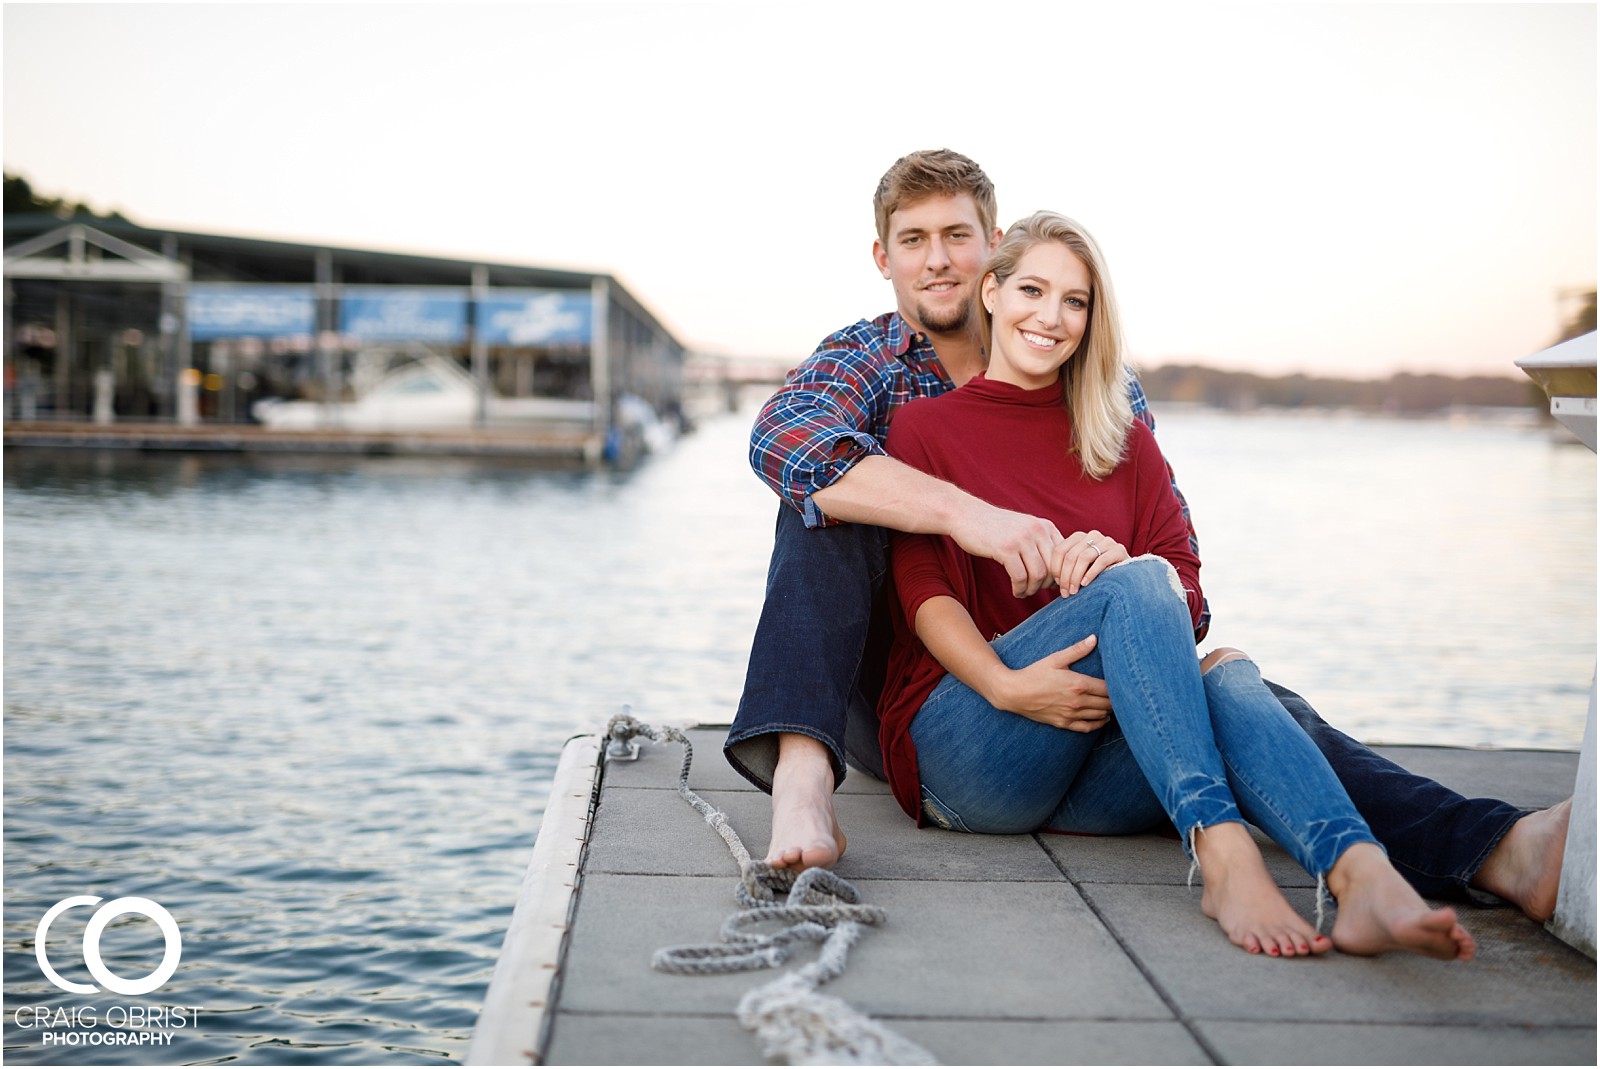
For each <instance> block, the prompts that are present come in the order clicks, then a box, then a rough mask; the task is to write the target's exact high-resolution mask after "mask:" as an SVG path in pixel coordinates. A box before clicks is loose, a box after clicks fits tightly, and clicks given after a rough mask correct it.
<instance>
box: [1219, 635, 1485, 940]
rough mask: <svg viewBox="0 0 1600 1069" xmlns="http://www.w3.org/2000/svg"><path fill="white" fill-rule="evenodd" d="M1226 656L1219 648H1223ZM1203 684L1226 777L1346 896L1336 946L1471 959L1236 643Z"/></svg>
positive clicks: (1277, 835)
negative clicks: (1394, 863) (1393, 860)
mask: <svg viewBox="0 0 1600 1069" xmlns="http://www.w3.org/2000/svg"><path fill="white" fill-rule="evenodd" d="M1219 654H1220V656H1219ZM1206 667H1207V669H1208V670H1207V671H1206V672H1205V675H1204V685H1205V691H1206V699H1207V703H1208V705H1209V707H1210V710H1211V718H1212V729H1213V731H1214V733H1215V736H1216V739H1217V745H1218V748H1219V749H1220V750H1221V753H1222V759H1223V763H1224V764H1225V765H1226V767H1227V770H1228V782H1229V784H1230V785H1231V786H1232V788H1233V793H1234V796H1235V798H1237V799H1238V802H1239V807H1240V809H1241V810H1242V811H1243V813H1244V815H1245V816H1246V817H1248V818H1249V820H1250V821H1251V823H1253V824H1255V825H1256V826H1257V827H1259V828H1261V829H1262V830H1263V831H1265V832H1266V833H1267V834H1268V835H1269V836H1271V837H1272V839H1273V840H1274V841H1275V842H1277V843H1278V844H1279V845H1280V846H1282V847H1283V848H1284V849H1285V850H1287V851H1288V852H1289V853H1290V855H1291V856H1293V857H1294V859H1295V860H1296V861H1298V862H1299V863H1300V864H1301V865H1302V866H1303V867H1304V868H1305V869H1306V871H1307V872H1309V873H1311V874H1312V875H1314V876H1316V877H1317V879H1318V884H1319V893H1320V886H1321V883H1322V881H1323V880H1326V881H1327V887H1328V889H1329V891H1330V892H1331V893H1332V894H1333V896H1334V898H1335V899H1337V900H1338V902H1339V916H1338V919H1337V920H1336V921H1335V922H1334V927H1333V944H1334V945H1335V946H1337V947H1338V948H1339V949H1340V950H1343V951H1344V952H1346V953H1352V954H1379V953H1383V952H1384V951H1388V950H1409V951H1413V952H1416V953H1420V954H1425V955H1427V956H1430V957H1438V958H1446V959H1461V960H1466V959H1469V958H1471V957H1472V955H1473V953H1474V951H1475V949H1476V947H1475V944H1474V942H1473V940H1472V937H1471V936H1470V935H1468V934H1467V932H1466V931H1465V930H1464V929H1463V928H1462V927H1461V926H1460V925H1459V924H1458V923H1456V916H1455V911H1454V910H1450V909H1438V910H1435V909H1431V908H1429V907H1428V905H1427V903H1425V902H1424V901H1423V900H1422V898H1421V897H1420V896H1419V895H1418V894H1417V893H1416V891H1415V890H1413V889H1412V887H1411V885H1410V884H1408V883H1406V881H1405V880H1404V878H1403V877H1401V876H1400V874H1399V873H1398V872H1397V871H1396V870H1395V868H1394V867H1393V866H1392V865H1391V864H1389V860H1388V857H1387V855H1385V854H1384V852H1383V849H1382V847H1380V846H1379V845H1378V843H1377V840H1376V839H1375V838H1374V837H1373V835H1372V832H1371V831H1370V830H1369V829H1368V828H1367V825H1366V822H1365V821H1363V820H1362V819H1361V817H1360V815H1359V814H1358V813H1357V812H1356V809H1355V806H1354V804H1353V803H1352V802H1351V801H1350V798H1349V795H1348V794H1346V792H1345V790H1344V788H1343V786H1341V785H1340V783H1339V780H1338V778H1337V777H1336V776H1335V775H1334V772H1333V769H1332V768H1331V767H1330V766H1329V765H1328V762H1327V760H1326V759H1325V758H1324V757H1323V756H1322V754H1321V752H1320V751H1318V750H1317V748H1316V746H1315V744H1313V743H1312V742H1311V741H1310V739H1309V738H1308V737H1307V736H1306V734H1305V733H1304V732H1303V731H1301V730H1299V728H1298V727H1297V726H1296V725H1295V723H1294V721H1293V719H1292V718H1291V717H1290V716H1289V714H1288V713H1287V712H1285V711H1284V709H1283V706H1282V705H1281V704H1280V703H1279V702H1278V701H1277V700H1276V698H1274V696H1273V694H1272V692H1271V691H1270V690H1269V689H1268V688H1267V686H1266V684H1264V683H1263V682H1262V680H1261V674H1260V672H1259V671H1258V670H1257V668H1256V666H1255V664H1254V663H1253V662H1251V661H1250V660H1248V659H1246V658H1245V657H1244V655H1243V654H1241V653H1239V652H1238V651H1237V650H1227V651H1218V652H1217V653H1216V654H1213V655H1212V656H1211V657H1208V658H1207V664H1206Z"/></svg>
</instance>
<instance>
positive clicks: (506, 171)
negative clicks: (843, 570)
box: [4, 3, 1596, 377]
mask: <svg viewBox="0 0 1600 1069" xmlns="http://www.w3.org/2000/svg"><path fill="white" fill-rule="evenodd" d="M795 14H796V12H795V10H794V9H789V8H784V7H778V6H759V7H757V6H736V5H730V4H683V3H646V4H635V5H624V4H609V3H599V4H592V5H585V6H578V5H566V4H540V3H535V4H522V5H487V6H474V5H466V6H460V7H455V6H444V5H389V4H345V5H338V4H335V5H250V4H245V5H231V4H230V5H207V4H201V5H170V6H169V5H142V4H126V5H122V4H118V5H92V4H70V5H15V4H13V5H7V6H6V7H5V9H4V24H5V25H4V28H5V35H4V36H5V62H4V80H5V81H4V85H5V111H4V119H5V133H6V137H5V145H4V164H5V168H6V170H7V171H8V172H10V173H16V174H21V175H23V176H24V177H26V178H27V179H28V181H29V182H30V183H31V184H32V185H33V186H34V188H35V189H36V190H38V191H39V192H40V193H42V194H44V195H47V196H57V197H62V198H64V199H67V200H74V201H84V202H87V203H88V204H90V205H91V206H92V207H94V208H96V209H98V210H102V211H105V210H112V209H115V210H119V211H121V212H123V213H124V214H126V215H127V216H129V217H130V218H131V219H133V220H135V221H137V222H140V223H142V224H144V225H148V226H152V227H170V228H173V229H180V230H194V231H202V232H218V233H226V234H237V235H242V236H258V237H267V238H272V239H276V240H283V241H293V242H306V243H327V244H332V245H339V246H349V247H355V248H371V249H383V250H392V251H401V252H413V253H425V254H428V255H438V256H446V257H452V258H462V259H485V260H490V261H493V262H514V263H530V264H542V265H548V266H552V267H571V268H576V269H581V270H597V271H605V272H609V273H612V274H614V275H616V276H617V277H618V278H619V279H620V280H622V282H623V283H624V284H625V285H626V286H627V287H628V288H629V289H630V291H632V292H633V293H634V294H636V295H637V296H638V297H639V298H640V299H641V300H642V301H643V302H644V304H645V305H646V307H648V308H650V309H651V310H652V311H653V312H654V313H655V314H656V315H657V316H658V317H659V318H660V319H661V320H662V322H663V323H665V324H666V325H668V327H669V328H670V329H672V330H673V332H674V333H675V334H676V335H677V336H678V337H679V338H680V339H681V340H682V341H683V342H684V343H685V344H687V345H689V346H690V347H692V348H697V349H706V350H711V351H717V352H725V353H750V354H759V355H761V356H763V357H772V358H779V359H784V360H793V361H798V360H799V359H802V358H803V357H804V356H805V355H806V354H807V353H809V352H810V351H811V349H812V348H813V347H814V346H815V344H816V342H817V341H818V340H820V339H821V338H822V337H824V336H825V335H827V334H828V333H830V332H831V331H833V330H835V329H837V328H839V327H840V326H843V325H845V324H846V323H849V322H853V321H854V320H856V319H859V318H862V317H863V316H872V315H876V314H878V313H880V312H883V311H885V310H887V309H888V308H889V307H890V306H891V303H892V298H891V294H890V291H889V288H888V286H887V284H886V283H885V282H884V281H883V280H882V279H881V278H880V277H879V276H878V273H877V271H876V269H875V268H874V266H873V264H872V262H871V259H870V250H871V243H872V238H873V233H872V218H871V210H870V196H871V192H872V190H873V188H874V187H875V186H876V184H877V180H878V177H879V176H880V175H881V174H882V172H883V170H884V169H885V168H886V167H887V166H888V164H889V163H890V162H892V161H893V160H894V159H895V158H896V157H897V156H899V155H901V154H903V153H904V152H906V151H909V150H911V149H915V148H924V147H934V146H939V145H947V146H949V147H951V148H955V149H957V150H959V151H962V152H965V153H967V154H968V155H971V156H972V157H973V158H975V159H977V160H978V161H979V162H980V163H981V164H983V166H984V167H985V169H986V170H987V171H988V173H989V174H990V176H991V177H992V178H993V179H994V180H995V182H996V185H997V187H998V191H999V201H1000V222H1001V224H1002V225H1004V224H1005V223H1006V222H1007V221H1009V220H1012V219H1015V218H1017V217H1019V216H1020V215H1023V214H1026V213H1027V212H1028V211H1032V210H1034V209H1037V208H1044V207H1048V208H1053V209H1056V210H1061V211H1064V212H1066V213H1067V214H1069V215H1072V216H1074V217H1075V218H1078V219H1080V220H1081V221H1082V222H1083V223H1084V224H1085V225H1087V226H1088V228H1089V229H1090V230H1091V231H1093V232H1094V233H1095V235H1096V236H1097V237H1098V238H1099V240H1100V241H1101V243H1102V245H1103V246H1104V247H1105V249H1106V251H1107V255H1108V258H1109V260H1110V262H1111V267H1112V270H1113V274H1114V278H1115V280H1116V286H1117V290H1118V296H1119V298H1120V300H1121V303H1122V305H1123V310H1124V315H1125V319H1126V327H1127V333H1128V337H1129V341H1130V348H1131V351H1132V353H1133V356H1134V358H1135V359H1136V360H1139V361H1142V362H1148V363H1152V364H1157V363H1175V362H1204V363H1207V364H1212V365H1216V366H1220V367H1232V368H1242V369H1248V370H1251V371H1255V372H1257V373H1262V374H1274V375H1277V374H1290V373H1307V374H1314V375H1333V374H1338V375H1348V376H1365V377H1384V376H1386V375H1389V374H1391V373H1393V372H1396V371H1417V372H1441V373H1446V374H1455V375H1464V374H1474V373H1490V374H1508V375H1510V374H1514V370H1508V369H1510V368H1511V366H1512V362H1513V361H1514V360H1516V359H1518V358H1520V357H1522V356H1526V355H1528V354H1529V353H1532V352H1535V351H1538V350H1539V349H1541V348H1544V347H1546V346H1547V345H1548V344H1550V341H1551V340H1552V339H1553V338H1554V337H1555V336H1556V334H1557V333H1558V332H1559V330H1560V327H1561V325H1562V322H1563V320H1564V319H1565V317H1566V315H1567V314H1568V309H1567V308H1565V307H1564V306H1563V299H1562V297H1561V295H1562V294H1563V293H1567V292H1571V291H1577V290H1586V289H1590V288H1593V286H1594V284H1595V233H1596V211H1595V201H1596V197H1595V188H1596V172H1595V155H1596V154H1595V145H1596V138H1595V130H1596V122H1595V88H1596V81H1595V50H1594V47H1593V45H1594V39H1595V9H1594V6H1593V5H1588V4H1584V5H1515V4H1471V5H1397V4H1360V5H1342V4H1304V5H1302V4H1295V5H1274V4H1244V5H1219V4H1194V5H1184V6H1177V5H1169V4H1160V3H1151V4H1133V5H1118V6H1113V5H1109V4H1071V3H1066V4H1051V5H1048V6H1046V5H1043V4H1006V5H1002V6H1000V7H999V8H998V9H997V10H995V11H993V12H992V13H991V12H984V13H982V14H979V13H978V12H976V11H975V10H974V9H972V8H970V7H969V6H967V5H951V4H943V5H942V4H920V5H910V4H903V3H885V4H881V5H872V6H869V7H866V8H863V9H860V10H857V9H854V8H845V7H843V6H838V5H832V4H827V3H823V4H819V5H812V6H808V7H807V8H806V9H805V17H804V18H796V17H794V16H795ZM68 42H70V48H68V49H66V50H65V51H64V50H63V48H62V45H63V43H68ZM1029 46H1033V47H1034V48H1035V49H1042V52H1041V55H1043V56H1048V57H1049V60H1050V61H1049V62H1040V61H1039V60H1040V56H1039V55H1033V54H1031V53H1030V51H1029ZM69 55H70V56H71V58H72V62H70V63H68V62H64V57H66V56H69ZM86 72H89V73H87V74H86ZM96 72H98V73H96Z"/></svg>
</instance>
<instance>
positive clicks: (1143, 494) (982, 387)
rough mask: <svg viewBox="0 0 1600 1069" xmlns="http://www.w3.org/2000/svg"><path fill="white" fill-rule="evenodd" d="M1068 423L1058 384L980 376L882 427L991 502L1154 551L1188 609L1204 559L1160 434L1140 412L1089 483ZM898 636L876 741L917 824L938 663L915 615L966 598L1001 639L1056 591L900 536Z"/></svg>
mask: <svg viewBox="0 0 1600 1069" xmlns="http://www.w3.org/2000/svg"><path fill="white" fill-rule="evenodd" d="M1071 444H1072V426H1071V419H1070V417H1069V416H1068V414H1067V409H1066V405H1065V404H1064V403H1063V401H1062V394H1061V387H1060V385H1059V384H1052V385H1050V386H1048V387H1046V388H1044V389H1040V390H1024V389H1022V388H1021V387H1018V386H1012V385H1010V384H1009V383H1004V382H993V381H990V380H989V379H987V378H985V377H984V376H982V375H979V376H978V377H976V378H974V379H972V380H971V381H970V382H968V383H967V384H966V385H965V386H963V387H962V388H961V389H959V390H955V391H953V392H951V393H947V394H944V395H942V396H939V397H929V398H924V399H921V400H916V401H912V402H911V403H909V404H907V405H906V406H905V407H904V408H902V409H901V410H900V411H899V412H898V413H897V414H896V415H895V419H894V422H893V423H892V424H890V426H889V435H888V440H887V446H888V451H889V455H890V456H893V457H895V458H897V459H899V460H901V461H903V462H904V463H906V464H909V465H911V466H912V467H914V468H917V469H919V470H921V471H925V472H927V473H928V474H930V475H933V476H936V477H937V478H940V479H943V480H945V481H946V482H950V483H954V484H955V485H956V486H959V487H961V488H962V489H963V490H966V491H967V492H968V493H971V494H974V495H975V496H977V497H980V498H982V499H983V500H985V501H987V502H989V503H990V504H992V505H996V506H998V507H1000V508H1005V509H1012V510H1015V511H1017V512H1023V513H1027V514H1029V515H1032V516H1039V517H1043V518H1044V519H1047V520H1050V521H1051V522H1053V523H1054V524H1055V525H1056V527H1057V529H1059V530H1060V531H1061V533H1062V534H1063V535H1070V534H1072V533H1073V532H1074V531H1088V530H1091V529H1093V530H1099V531H1102V532H1104V533H1105V534H1107V535H1109V536H1110V537H1112V538H1115V539H1116V540H1117V541H1118V542H1121V543H1122V544H1123V545H1124V546H1126V547H1127V550H1128V553H1129V554H1130V555H1131V556H1135V557H1137V556H1139V555H1140V554H1143V553H1154V554H1156V555H1157V556H1160V557H1164V558H1166V560H1167V561H1168V562H1169V563H1171V564H1172V566H1173V567H1174V568H1176V569H1177V570H1178V577H1179V579H1180V580H1182V583H1183V587H1184V589H1185V591H1186V592H1187V594H1188V602H1189V615H1190V617H1191V618H1192V619H1193V620H1195V621H1198V620H1199V616H1200V609H1201V604H1202V598H1201V592H1200V560H1199V558H1198V557H1197V556H1196V555H1195V553H1194V551H1193V550H1191V549H1190V547H1189V530H1188V527H1187V525H1186V524H1185V521H1184V516H1183V510H1182V508H1181V506H1180V505H1179V503H1178V499H1177V497H1176V495H1175V494H1174V493H1173V491H1172V479H1171V476H1170V475H1169V474H1168V469H1167V466H1166V461H1165V459H1164V458H1163V457H1162V455H1161V450H1160V448H1159V447H1157V445H1156V440H1155V436H1154V435H1153V434H1152V433H1151V432H1150V429H1149V428H1148V427H1146V426H1145V425H1144V424H1142V423H1140V422H1138V421H1137V420H1135V421H1134V422H1133V424H1132V426H1130V427H1129V429H1128V439H1127V445H1126V447H1125V448H1124V450H1123V457H1122V461H1121V463H1119V464H1118V465H1117V467H1116V470H1114V471H1113V472H1112V473H1111V474H1110V475H1108V476H1107V477H1106V478H1104V479H1100V480H1096V479H1093V478H1091V477H1089V476H1088V475H1085V474H1084V472H1083V468H1082V466H1081V465H1080V464H1079V462H1078V458H1077V456H1076V455H1075V454H1073V453H1072V452H1071ZM890 575H891V578H892V587H893V597H892V599H891V600H892V603H893V608H894V627H895V636H894V645H893V646H892V648H891V649H890V652H889V666H888V675H887V678H886V680H885V682H884V689H883V697H882V698H881V699H880V701H879V703H878V715H879V718H880V720H881V727H880V730H879V735H878V741H879V743H880V745H881V746H882V748H883V764H884V771H885V774H886V775H887V776H888V779H889V786H890V788H891V789H892V790H893V792H894V796H895V799H896V800H897V801H899V803H900V807H901V808H902V809H904V810H905V811H906V812H907V813H908V814H910V815H911V816H913V817H916V818H917V822H918V823H919V824H920V823H921V822H922V815H921V814H922V786H921V781H920V779H919V778H918V774H917V752H916V747H915V746H914V745H912V742H911V720H912V718H913V717H915V716H916V715H917V711H918V710H919V709H921V708H922V703H923V702H924V701H926V700H927V698H928V695H929V694H931V693H932V692H933V688H934V687H935V686H936V685H937V684H938V683H939V680H940V679H942V678H943V677H944V675H945V671H944V668H943V667H942V666H941V665H940V664H939V662H938V661H937V660H935V659H934V657H933V655H932V654H930V653H929V652H928V651H927V649H926V647H924V646H923V645H922V642H921V640H920V639H918V638H917V634H916V629H915V627H914V626H913V621H915V620H916V618H917V610H918V609H919V608H920V607H921V606H922V603H923V602H925V601H927V600H928V599H929V598H932V597H938V596H939V595H948V596H950V597H953V598H955V599H956V600H957V601H959V602H960V603H961V604H962V605H964V606H966V609H967V611H968V612H969V613H971V614H972V619H973V622H975V623H976V624H977V625H978V630H979V631H980V632H981V633H982V634H984V635H986V636H989V637H991V638H998V637H999V636H1000V635H1003V634H1005V633H1006V632H1007V631H1009V630H1011V629H1012V628H1013V627H1016V626H1017V625H1018V624H1020V623H1021V622H1022V621H1024V620H1026V619H1027V618H1028V617H1029V616H1032V615H1033V614H1034V613H1035V612H1037V611H1038V610H1039V609H1042V608H1043V607H1044V606H1046V605H1048V604H1050V602H1051V601H1052V600H1054V599H1055V598H1058V597H1060V596H1061V594H1060V592H1059V591H1058V590H1057V589H1056V588H1055V587H1053V586H1052V587H1045V588H1044V589H1043V590H1040V591H1039V592H1038V593H1037V594H1035V595H1034V596H1033V597H1031V598H1017V597H1013V596H1012V593H1011V579H1010V577H1009V576H1008V575H1007V574H1006V570H1005V569H1004V568H1003V567H1001V566H1000V565H999V564H997V563H996V562H994V561H992V560H988V559H987V558H976V557H973V556H971V555H969V554H968V553H967V552H966V551H965V550H963V549H962V548H961V547H960V546H958V545H956V543H955V540H954V539H952V538H949V537H947V536H944V535H919V534H901V533H896V534H895V536H894V539H893V541H892V543H891V570H890Z"/></svg>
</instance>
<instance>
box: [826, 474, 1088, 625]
mask: <svg viewBox="0 0 1600 1069" xmlns="http://www.w3.org/2000/svg"><path fill="white" fill-rule="evenodd" d="M811 500H812V501H813V502H815V503H816V505H817V507H818V508H820V509H821V510H822V511H823V512H824V513H826V514H827V515H828V516H829V517H830V518H832V519H836V520H843V521H845V522H847V523H870V524H873V525H875V526H878V527H887V528H889V529H890V530H894V531H904V532H906V533H908V534H938V535H948V536H950V537H951V538H953V539H955V541H956V544H957V545H959V546H960V547H961V548H962V549H964V550H966V551H967V552H968V553H970V554H972V555H973V556H974V557H987V558H989V559H991V560H994V561H996V562H998V563H999V564H1000V565H1002V566H1003V567H1004V568H1005V570H1006V573H1007V574H1008V575H1010V576H1011V592H1012V593H1013V594H1014V595H1016V596H1017V597H1019V598H1021V597H1027V596H1029V595H1032V594H1034V593H1037V592H1038V590H1039V588H1040V587H1042V586H1044V585H1045V584H1046V583H1048V582H1049V581H1050V579H1051V576H1050V552H1051V550H1052V549H1053V548H1054V547H1055V544H1056V543H1057V542H1059V541H1060V540H1061V532H1060V531H1058V530H1056V525H1055V524H1053V523H1051V522H1050V521H1049V520H1043V519H1040V518H1039V517H1037V516H1028V515H1025V514H1023V513H1020V512H1011V511H1009V510H1007V509H1002V508H997V507H995V506H994V505H991V504H989V503H988V502H987V501H983V500H981V499H979V498H976V497H973V496H972V495H971V494H969V493H967V492H966V491H965V490H961V489H959V488H957V487H956V486H954V485H952V484H950V483H947V482H945V481H943V480H942V479H936V478H934V477H933V476H931V475H927V474H925V473H923V472H921V471H918V470H917V469H916V468H913V467H911V466H910V465H909V464H903V463H901V462H900V461H898V460H895V459H894V458H893V457H890V456H882V455H874V456H867V457H862V458H861V459H860V460H859V461H857V462H856V463H855V464H854V465H853V466H852V467H851V468H850V470H849V471H846V472H845V473H844V474H843V475H841V476H840V477H839V478H838V479H836V480H834V482H833V483H832V484H830V485H828V486H826V487H823V488H822V489H820V490H817V491H816V492H814V493H813V494H812V495H811Z"/></svg>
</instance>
